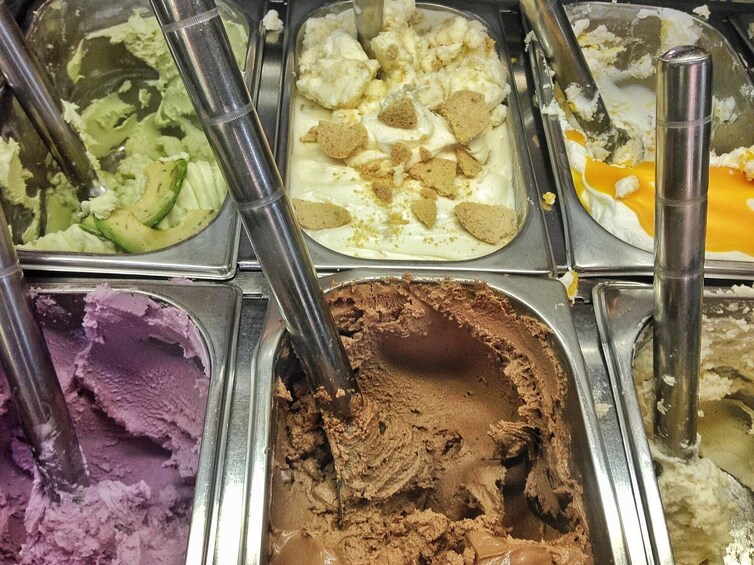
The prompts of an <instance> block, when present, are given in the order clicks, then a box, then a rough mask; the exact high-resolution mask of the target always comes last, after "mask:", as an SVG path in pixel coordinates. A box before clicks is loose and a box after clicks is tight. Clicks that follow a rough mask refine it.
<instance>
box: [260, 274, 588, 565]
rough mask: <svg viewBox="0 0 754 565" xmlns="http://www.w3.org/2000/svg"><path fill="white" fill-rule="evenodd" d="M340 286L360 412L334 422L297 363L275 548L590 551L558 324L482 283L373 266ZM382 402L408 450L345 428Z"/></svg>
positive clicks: (351, 554) (304, 557) (282, 407)
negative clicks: (428, 279) (398, 273)
mask: <svg viewBox="0 0 754 565" xmlns="http://www.w3.org/2000/svg"><path fill="white" fill-rule="evenodd" d="M327 299H328V302H329V304H330V306H331V309H332V312H333V315H334V317H335V321H336V323H337V326H338V328H339V331H340V334H341V336H342V339H343V342H344V345H345V347H346V350H347V352H348V355H349V358H350V361H351V364H352V366H353V368H354V371H355V373H356V376H357V379H358V381H359V385H360V387H361V394H360V395H356V396H355V397H354V401H353V402H354V406H355V408H356V409H357V410H356V413H357V414H358V416H357V420H356V422H355V423H354V424H353V425H352V427H351V428H347V427H346V428H345V429H334V428H333V426H334V425H340V426H342V423H341V422H331V421H330V418H327V417H326V418H325V419H324V421H323V418H322V416H321V413H320V411H319V409H318V407H317V404H316V402H315V398H314V395H313V394H312V393H311V391H310V390H309V389H308V387H307V386H306V384H305V380H304V379H303V375H301V374H300V372H299V373H295V372H292V373H291V374H287V375H285V376H284V382H283V383H282V384H281V385H280V386H279V387H278V389H277V390H278V394H277V400H278V415H279V421H278V426H277V435H276V445H275V453H274V463H273V470H272V474H273V476H272V502H271V509H270V514H269V535H268V540H269V543H268V550H269V557H270V559H271V562H272V563H275V564H284V563H296V564H298V565H301V564H308V563H327V564H336V563H349V564H356V563H448V564H450V563H459V564H460V563H488V564H491V563H521V564H525V563H537V564H539V563H547V564H565V563H568V564H578V563H592V556H591V543H590V539H589V534H588V532H587V526H586V520H585V516H584V509H583V501H582V489H581V486H580V484H579V483H578V482H577V480H576V479H575V478H574V477H573V476H572V474H571V471H570V469H571V466H570V464H569V453H570V436H569V434H568V432H567V431H566V427H565V425H564V422H563V402H564V398H565V394H566V376H565V374H564V372H563V368H562V367H561V366H560V364H559V363H558V361H557V359H556V357H555V354H554V352H553V351H552V349H551V348H550V347H549V345H548V343H547V337H548V335H549V333H550V332H549V330H548V328H547V327H546V326H544V325H543V324H541V323H540V322H538V321H536V320H534V319H533V318H530V317H527V316H524V315H520V314H518V313H517V312H516V311H515V310H514V308H513V306H512V305H511V303H510V302H509V301H508V299H507V298H506V297H504V296H503V295H502V294H500V293H498V292H496V291H494V290H492V289H490V288H489V287H487V286H484V285H481V284H476V285H471V286H467V285H462V284H459V283H454V282H450V281H446V282H443V283H421V282H411V281H409V280H402V281H375V282H370V283H360V284H354V285H352V286H348V287H344V288H342V289H338V290H335V291H333V292H330V293H329V294H328V296H327ZM370 418H373V419H376V420H377V425H376V426H374V425H373V423H372V425H366V426H364V429H370V430H373V429H377V430H379V433H381V434H382V435H383V437H382V439H381V441H379V442H376V443H377V444H379V445H381V446H383V447H384V446H390V449H392V448H393V447H395V449H396V450H399V451H398V453H399V456H396V455H395V454H394V453H393V452H392V451H390V449H383V450H381V451H379V452H376V453H370V452H368V449H369V447H368V446H369V445H372V444H371V443H370V442H365V443H356V442H349V441H347V439H348V437H349V436H348V434H349V433H353V434H354V436H356V437H358V435H359V429H361V428H360V425H361V424H362V423H363V421H362V419H363V420H368V419H370ZM325 428H327V435H326V433H325ZM344 434H345V435H344ZM327 437H338V438H339V440H338V441H337V442H336V443H337V445H333V446H331V445H330V444H328V440H327ZM391 438H395V439H396V441H395V442H393V441H390V439H391ZM406 451H408V452H409V454H408V456H406V453H405V452H406ZM354 454H358V455H359V456H358V457H355V458H354V457H353V455H354ZM333 455H335V457H336V458H337V461H338V465H337V474H336V466H335V465H334V464H333ZM395 463H399V466H398V467H395V465H394V464H395ZM351 465H355V468H351Z"/></svg>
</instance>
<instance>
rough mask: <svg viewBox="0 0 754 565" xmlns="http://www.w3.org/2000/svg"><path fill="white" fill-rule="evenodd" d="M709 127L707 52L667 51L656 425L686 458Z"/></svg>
mask: <svg viewBox="0 0 754 565" xmlns="http://www.w3.org/2000/svg"><path fill="white" fill-rule="evenodd" d="M711 129H712V60H711V58H710V56H709V53H707V51H705V50H704V49H702V48H700V47H693V46H682V47H675V48H673V49H670V50H669V51H667V52H666V53H665V54H663V55H662V56H660V59H659V63H658V66H657V159H656V161H657V172H656V187H655V190H656V197H655V269H654V319H655V331H654V359H653V360H654V374H655V375H659V376H660V378H657V379H656V381H655V386H656V398H657V402H656V405H655V406H656V410H655V420H654V422H655V437H656V438H657V439H658V443H659V444H660V445H661V446H662V447H663V449H664V450H665V451H666V452H667V453H669V454H670V455H673V456H675V457H681V458H684V459H689V458H691V457H692V456H693V455H694V453H695V450H696V443H697V440H696V413H697V405H698V399H699V395H698V390H699V371H700V367H701V348H702V293H703V291H704V249H705V242H706V229H707V192H708V188H709V149H710V148H709V141H710V132H711ZM681 335H682V336H684V337H683V339H678V336H681Z"/></svg>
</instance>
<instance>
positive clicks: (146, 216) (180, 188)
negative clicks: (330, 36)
mask: <svg viewBox="0 0 754 565" xmlns="http://www.w3.org/2000/svg"><path fill="white" fill-rule="evenodd" d="M218 5H219V8H220V14H221V16H222V17H223V18H224V23H225V26H226V31H227V32H228V36H229V38H230V41H231V43H232V45H233V48H234V54H235V56H236V60H237V61H238V63H239V65H240V66H241V67H242V68H245V72H246V76H248V77H250V78H249V80H252V78H253V77H254V76H256V69H255V65H256V64H257V58H256V56H255V55H256V51H257V40H258V33H257V31H258V16H257V14H256V13H255V10H256V8H254V7H249V6H245V5H243V3H233V2H225V3H223V2H219V3H218ZM31 13H32V16H31V17H30V21H29V23H28V26H26V28H27V29H26V36H27V39H28V43H29V45H30V47H31V48H32V50H33V51H34V53H35V54H36V56H37V58H38V59H39V60H40V62H41V63H42V66H43V67H44V68H45V69H46V71H47V72H48V74H49V75H50V77H51V79H52V82H53V84H54V86H55V89H56V91H57V94H58V95H59V96H60V97H61V99H62V100H63V105H64V117H65V119H66V120H67V121H69V122H70V123H71V124H72V125H73V126H74V127H75V128H76V129H78V130H79V132H80V133H81V136H82V139H83V140H84V142H85V145H86V146H87V149H88V151H89V154H90V157H91V158H92V159H94V160H95V169H96V170H97V172H98V174H99V177H100V180H101V181H102V183H103V185H104V187H105V188H106V190H105V191H104V194H97V195H96V196H94V194H96V193H94V194H89V195H88V196H89V197H88V198H85V196H86V195H81V194H80V193H77V191H76V190H75V189H74V187H73V186H72V185H71V184H70V183H69V182H68V181H67V179H65V177H64V176H63V175H62V174H61V173H60V172H59V171H58V169H57V167H56V166H55V165H54V162H53V161H52V160H51V158H50V156H49V154H48V152H47V149H46V148H45V147H44V145H43V144H42V142H41V140H40V138H39V136H38V135H37V133H36V131H35V130H34V128H33V127H32V125H31V123H30V122H29V120H28V118H26V115H25V114H24V112H23V110H22V109H21V107H20V105H19V104H18V102H17V101H15V100H14V98H13V96H12V93H11V92H10V90H9V89H8V88H5V89H4V90H3V93H2V98H0V115H2V116H3V124H2V133H3V137H4V141H3V142H2V147H1V148H0V149H2V154H3V158H2V159H3V163H4V167H3V175H4V176H3V179H2V181H1V182H0V184H1V185H2V187H3V190H2V200H1V202H2V205H3V209H4V211H5V215H6V217H7V218H8V222H9V224H10V225H11V230H12V233H13V237H14V241H15V242H16V243H17V246H18V254H19V257H20V260H21V263H22V265H23V266H24V267H26V268H33V269H41V270H54V271H62V272H68V273H98V272H99V273H101V272H107V273H116V274H128V275H148V276H188V277H192V278H207V279H227V278H230V277H231V276H232V275H233V274H234V273H235V270H236V268H237V251H238V239H239V237H238V236H239V230H240V226H239V222H238V221H237V215H236V211H235V209H234V207H233V206H232V202H231V201H230V199H229V198H227V197H226V193H227V188H226V184H225V181H224V179H223V177H222V174H221V172H220V170H219V167H218V165H217V164H216V163H215V160H214V156H213V155H212V152H211V150H210V148H209V145H208V143H207V141H206V139H205V137H204V134H203V133H202V131H201V126H200V124H199V121H198V120H197V118H196V116H195V115H194V113H193V108H192V105H191V103H190V101H189V99H188V96H187V94H186V93H185V90H184V88H183V84H182V81H181V79H180V77H179V76H178V71H177V69H176V68H175V65H174V63H173V61H172V58H171V56H170V54H169V52H168V49H167V44H166V43H165V41H164V38H163V36H162V32H161V31H160V29H159V26H158V25H157V23H156V20H155V19H154V16H153V15H152V11H151V7H150V5H149V3H148V2H146V1H141V0H129V1H127V2H118V3H116V4H107V3H102V2H92V1H89V0H50V1H49V2H46V3H44V4H41V5H39V6H38V7H37V8H36V9H35V10H34V11H33V12H31ZM250 88H251V89H252V90H253V85H250ZM156 163H161V164H162V165H161V167H159V166H157V165H156Z"/></svg>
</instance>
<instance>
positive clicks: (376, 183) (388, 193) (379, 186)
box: [372, 177, 395, 204]
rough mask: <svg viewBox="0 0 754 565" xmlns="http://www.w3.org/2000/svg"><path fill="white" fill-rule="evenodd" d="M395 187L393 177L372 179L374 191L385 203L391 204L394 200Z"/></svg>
mask: <svg viewBox="0 0 754 565" xmlns="http://www.w3.org/2000/svg"><path fill="white" fill-rule="evenodd" d="M393 188H395V187H394V185H393V179H392V178H389V177H385V178H378V179H375V180H373V181H372V192H373V193H374V195H375V196H376V197H377V200H379V201H380V202H382V203H383V204H390V203H391V202H392V201H393Z"/></svg>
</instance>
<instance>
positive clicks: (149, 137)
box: [0, 13, 247, 253]
mask: <svg viewBox="0 0 754 565" xmlns="http://www.w3.org/2000/svg"><path fill="white" fill-rule="evenodd" d="M224 24H225V27H226V31H227V32H228V35H229V38H230V40H231V44H232V46H233V47H234V50H235V53H236V59H237V62H238V64H239V66H241V67H243V64H244V56H245V49H246V44H247V32H246V30H245V29H244V28H243V26H242V25H241V24H238V23H234V22H233V21H230V20H228V19H227V18H226V19H225V20H224ZM108 49H111V50H113V52H118V51H117V50H118V49H121V50H122V51H120V52H119V53H123V56H125V57H131V59H133V60H138V61H140V62H141V63H142V64H143V65H144V67H143V75H144V78H143V80H138V81H137V80H132V79H130V78H124V79H123V80H122V81H121V82H120V83H119V85H118V86H117V88H115V89H114V91H111V92H108V93H106V94H105V95H104V96H100V97H97V98H95V99H93V100H91V101H90V102H87V103H86V105H85V107H82V108H78V107H77V106H75V105H73V104H70V103H67V102H66V103H64V107H65V118H66V120H68V121H69V122H70V123H71V124H72V125H73V126H74V127H75V128H76V129H77V130H78V131H79V132H80V133H81V137H82V139H83V140H84V143H85V144H86V146H87V149H88V151H89V154H90V158H91V160H92V162H93V164H94V166H95V169H96V170H97V172H98V174H99V177H100V180H101V181H102V183H103V185H104V187H105V189H106V190H105V193H104V194H102V195H101V196H98V197H96V198H92V199H90V200H87V201H84V202H78V200H77V199H76V198H75V196H74V195H75V193H76V191H75V190H74V189H73V187H72V186H71V185H70V183H69V182H68V180H67V179H66V178H65V177H64V176H63V175H62V174H61V173H59V172H57V171H56V170H52V169H51V170H50V171H49V172H48V173H47V175H48V176H47V179H48V182H49V184H48V186H47V187H43V189H46V190H45V196H44V197H45V199H46V200H45V204H46V206H45V209H46V211H47V216H46V222H45V223H44V225H46V227H47V230H46V233H44V234H39V233H38V226H39V220H38V214H39V213H40V206H39V202H38V201H35V200H34V199H31V198H29V197H25V198H22V199H21V201H19V199H18V196H19V195H20V194H22V193H23V194H24V195H25V188H24V189H23V190H21V191H20V192H19V190H20V188H22V187H21V185H20V181H21V180H23V178H25V177H26V176H29V174H28V173H26V172H24V171H23V170H22V169H21V168H20V162H19V161H18V145H17V144H16V143H15V141H13V140H9V141H7V142H4V143H1V144H0V161H2V160H3V159H5V162H6V166H7V167H10V168H9V169H8V171H6V173H7V174H4V173H3V171H2V170H0V186H1V187H2V190H3V197H4V198H5V199H6V200H8V201H10V202H12V203H14V204H16V205H21V206H24V207H26V208H29V209H30V210H31V211H33V212H35V213H36V214H37V219H36V220H35V222H34V223H33V224H32V225H31V226H30V227H29V229H27V230H26V231H27V233H25V234H24V235H23V238H22V243H23V245H21V248H23V249H30V250H45V251H74V252H82V253H116V252H118V251H119V248H118V246H117V245H115V244H113V242H112V241H110V240H108V239H107V238H106V237H104V236H103V235H101V234H100V235H97V234H96V233H91V232H90V231H88V230H86V229H82V227H81V225H79V222H81V221H82V220H84V219H85V218H86V217H87V216H88V215H90V214H91V215H92V216H93V217H94V218H96V219H97V220H104V219H107V218H108V217H110V215H111V214H113V212H114V211H116V210H118V209H121V208H125V207H127V206H129V205H131V204H133V203H134V202H136V201H137V200H139V198H140V197H141V196H142V194H143V193H144V190H145V186H146V182H147V179H146V174H145V169H146V168H147V167H148V166H149V165H150V164H151V163H153V162H155V161H171V160H175V159H184V160H186V161H187V162H188V164H187V170H186V177H185V180H184V181H183V184H182V186H181V189H180V192H179V194H178V197H177V199H176V200H175V204H174V205H173V207H172V208H171V209H170V212H169V213H168V214H167V215H166V216H165V217H164V218H163V219H162V220H161V221H159V223H158V224H156V225H154V227H153V228H150V229H156V230H167V229H170V228H173V227H175V226H180V225H182V222H183V220H184V219H185V218H186V214H187V212H189V211H191V210H196V211H202V210H206V211H208V212H210V211H211V212H213V213H216V212H217V211H218V210H219V209H220V208H221V207H222V204H223V202H224V200H225V195H226V192H227V188H226V185H225V181H224V179H223V177H222V174H221V172H220V170H219V167H218V166H217V165H216V163H215V161H214V156H213V155H212V151H211V149H210V147H209V144H208V142H207V140H206V138H205V136H204V133H203V132H202V130H201V128H200V126H199V122H198V120H197V119H196V116H195V115H194V111H193V107H192V105H191V102H190V100H189V97H188V95H187V93H186V91H185V88H184V86H183V82H182V80H181V78H180V76H179V74H178V70H177V69H176V67H175V64H174V63H173V60H172V57H171V55H170V53H169V51H168V48H167V44H166V43H165V40H164V37H163V34H162V32H161V30H160V28H159V26H158V24H157V21H156V20H155V19H154V17H152V16H149V15H143V14H140V13H135V14H134V15H132V16H131V17H130V18H129V19H128V21H126V22H124V23H122V24H119V25H115V26H112V27H110V28H107V29H103V30H99V31H94V32H91V33H89V34H88V35H87V36H86V37H85V38H84V39H83V40H82V41H81V42H80V43H79V45H78V47H77V49H76V52H75V54H74V56H73V58H72V59H71V61H70V62H69V63H68V66H67V71H68V74H69V77H70V78H71V80H72V81H73V83H74V84H75V85H78V84H79V83H81V81H86V80H91V78H89V77H87V76H85V75H86V74H87V72H86V71H85V70H83V71H82V69H84V68H85V67H86V65H87V64H90V63H87V60H88V59H87V58H88V57H89V56H90V54H91V53H96V52H101V50H108ZM131 64H132V65H133V64H134V63H133V62H132V63H131ZM112 67H113V69H114V70H115V72H118V71H117V66H116V64H112ZM125 72H128V71H125ZM149 73H151V76H152V77H154V78H150V75H149ZM124 76H126V75H124ZM11 155H16V157H15V160H11V157H10V156H11ZM21 157H23V155H21ZM101 163H102V164H101ZM1 166H2V163H1V162H0V167H1ZM37 198H38V197H37ZM35 229H36V231H35ZM95 231H96V229H95ZM189 235H190V234H189Z"/></svg>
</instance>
